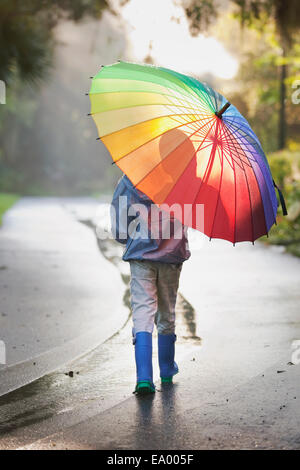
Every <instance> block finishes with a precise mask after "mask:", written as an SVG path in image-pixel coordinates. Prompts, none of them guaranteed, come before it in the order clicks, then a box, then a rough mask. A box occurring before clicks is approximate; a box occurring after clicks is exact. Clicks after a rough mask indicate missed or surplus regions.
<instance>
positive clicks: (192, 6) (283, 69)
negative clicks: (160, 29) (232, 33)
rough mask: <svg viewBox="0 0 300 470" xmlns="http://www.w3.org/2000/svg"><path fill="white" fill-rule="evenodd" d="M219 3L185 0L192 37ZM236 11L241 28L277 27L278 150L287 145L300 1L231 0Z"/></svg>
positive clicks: (214, 13) (207, 0) (211, 17)
mask: <svg viewBox="0 0 300 470" xmlns="http://www.w3.org/2000/svg"><path fill="white" fill-rule="evenodd" d="M218 3H219V2H218V0H183V5H184V7H185V11H186V15H187V18H188V19H189V21H190V28H191V32H192V34H197V33H199V32H200V31H201V30H202V29H203V25H204V26H205V25H208V24H210V23H211V22H212V21H213V18H214V17H215V15H216V14H217V12H218V7H219V5H218ZM231 3H232V4H233V5H234V6H235V7H236V13H235V16H236V18H238V19H239V21H240V23H241V25H242V26H248V27H254V28H257V29H261V30H262V29H263V28H264V27H265V26H266V25H267V24H268V23H270V22H273V23H274V25H275V30H276V36H277V42H278V45H279V46H280V48H281V60H280V61H278V65H279V68H280V71H279V72H280V73H279V119H278V123H279V125H278V148H279V149H282V148H284V147H285V145H286V81H287V77H288V70H287V67H288V65H287V64H288V59H287V56H288V54H289V52H290V50H291V48H292V46H293V44H294V41H295V33H297V31H298V29H299V26H300V2H299V0H231Z"/></svg>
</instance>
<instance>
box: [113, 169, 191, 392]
mask: <svg viewBox="0 0 300 470" xmlns="http://www.w3.org/2000/svg"><path fill="white" fill-rule="evenodd" d="M111 218H112V230H113V234H114V237H115V239H116V240H117V241H118V242H120V243H123V244H125V245H126V248H125V251H124V254H123V260H124V261H129V262H130V271H131V281H130V291H131V307H132V318H133V330H132V334H133V344H134V345H135V361H136V372H137V384H136V388H135V392H136V393H138V394H144V393H154V392H155V387H154V384H153V372H152V332H153V328H154V323H155V324H156V326H157V331H158V360H159V368H160V377H161V381H162V383H163V382H172V377H173V375H175V374H177V373H178V367H177V364H176V362H175V361H174V356H175V344H174V343H175V341H176V335H175V303H176V297H177V290H178V283H179V277H180V272H181V268H182V263H183V261H185V260H186V259H188V258H189V257H190V252H189V249H188V243H187V238H186V235H185V231H184V227H183V226H182V224H181V223H180V222H179V221H177V220H175V219H174V218H172V217H171V216H170V215H169V214H168V213H167V212H165V211H164V212H163V211H162V210H159V209H158V207H157V206H156V205H155V204H153V202H152V201H151V200H150V199H149V198H148V197H147V196H146V195H145V194H144V193H142V192H141V191H139V190H138V189H136V188H135V187H134V185H133V184H132V183H131V181H130V180H129V179H128V178H127V176H125V175H124V176H123V177H122V178H121V180H120V181H119V183H118V185H117V187H116V190H115V192H114V195H113V200H112V211H111Z"/></svg>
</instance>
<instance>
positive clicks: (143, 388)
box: [135, 383, 155, 395]
mask: <svg viewBox="0 0 300 470" xmlns="http://www.w3.org/2000/svg"><path fill="white" fill-rule="evenodd" d="M135 393H136V394H137V395H148V394H150V393H155V388H153V387H152V385H151V384H150V383H141V384H137V386H136V387H135Z"/></svg>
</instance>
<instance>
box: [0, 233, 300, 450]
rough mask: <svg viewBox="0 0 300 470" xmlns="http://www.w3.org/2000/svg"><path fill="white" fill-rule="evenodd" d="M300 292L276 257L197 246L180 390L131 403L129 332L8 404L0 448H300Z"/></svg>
mask: <svg viewBox="0 0 300 470" xmlns="http://www.w3.org/2000/svg"><path fill="white" fill-rule="evenodd" d="M91 233H92V232H91ZM197 248H198V249H197ZM111 259H113V256H111ZM299 286H300V260H299V259H296V258H293V257H292V256H290V255H287V254H285V253H282V252H280V250H278V249H273V248H268V247H264V246H263V245H261V244H256V245H255V246H254V247H252V246H251V245H248V244H241V245H238V246H236V247H235V248H233V247H232V246H231V245H229V244H226V243H223V242H221V241H212V242H210V243H209V242H208V241H203V239H201V238H200V239H196V240H195V241H194V243H193V256H192V258H191V260H190V261H189V262H187V263H185V265H184V269H183V272H182V278H181V285H180V292H181V304H180V303H179V305H178V306H177V316H178V320H179V322H178V323H179V325H178V333H179V334H178V336H179V338H178V343H177V358H178V362H179V367H180V374H179V375H178V376H177V377H176V380H175V384H174V385H173V386H171V387H170V386H167V387H164V388H162V387H161V386H160V385H159V384H158V389H157V393H156V394H155V396H154V397H152V398H150V397H149V398H145V399H139V398H137V397H135V396H132V395H131V392H132V389H133V385H134V365H133V364H134V363H133V354H132V347H131V346H130V325H129V324H127V325H126V327H125V328H123V329H122V330H121V331H120V332H119V334H118V335H115V336H114V337H113V338H111V339H110V340H109V341H107V342H106V343H104V344H102V345H101V346H99V347H98V348H97V349H96V350H95V351H94V352H92V353H90V354H89V355H88V356H86V357H84V358H82V359H81V360H77V361H75V362H73V363H72V364H71V365H70V367H72V370H74V371H75V372H76V371H78V372H79V375H76V373H75V376H74V378H72V379H70V378H69V377H68V376H66V375H65V373H64V372H65V371H66V369H61V370H58V371H57V372H55V373H53V374H50V375H49V376H47V377H45V378H44V379H40V380H39V381H37V382H35V383H34V384H32V385H29V386H27V387H24V389H21V390H19V391H17V392H13V393H12V394H9V395H7V397H3V400H1V399H0V408H1V412H2V413H3V414H2V415H3V416H5V421H4V423H3V426H2V427H0V431H1V429H2V432H3V437H2V439H1V440H0V448H20V447H21V448H29V449H51V448H55V449H60V448H61V449H65V448H68V449H72V448H84V449H146V448H150V449H185V448H188V449H199V448H200V449H219V448H220V449H222V448H237V449H239V448H251V449H257V448H260V449H264V448H267V449H271V448H290V449H299V448H300V406H299V400H300V395H299V389H300V365H299V364H298V365H291V364H290V362H291V361H292V358H293V357H294V358H296V356H295V355H294V356H292V353H293V350H292V348H291V347H292V344H293V342H294V341H295V340H298V339H300V290H299ZM184 299H186V300H188V301H189V302H190V303H189V304H188V306H189V308H185V309H183V308H182V305H183V304H184V305H185V300H184ZM194 315H195V317H193V316H194ZM191 317H192V321H190V320H191ZM197 335H198V336H200V337H201V338H202V342H201V343H200V345H199V342H197V341H195V340H194V339H193V338H192V336H197ZM297 357H299V355H298V356H297ZM155 363H156V361H155ZM155 378H156V379H157V378H158V371H157V366H156V367H155ZM46 390H47V393H46ZM24 409H25V410H26V413H25V414H24Z"/></svg>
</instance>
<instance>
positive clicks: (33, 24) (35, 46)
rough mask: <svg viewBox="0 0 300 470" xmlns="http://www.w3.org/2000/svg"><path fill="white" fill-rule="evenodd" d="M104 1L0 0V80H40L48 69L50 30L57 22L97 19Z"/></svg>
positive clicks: (50, 45) (50, 53)
mask: <svg viewBox="0 0 300 470" xmlns="http://www.w3.org/2000/svg"><path fill="white" fill-rule="evenodd" d="M104 8H108V3H107V0H1V3H0V43H1V49H0V79H1V80H3V81H4V82H5V83H6V84H7V85H9V84H10V83H11V82H12V81H13V80H14V77H15V75H16V74H18V75H19V76H20V77H21V78H22V79H24V80H26V81H29V82H38V81H39V80H40V79H42V78H43V77H44V76H45V74H46V72H47V70H48V68H49V67H50V65H51V57H52V50H53V44H54V39H53V34H52V32H53V28H54V27H55V26H56V24H57V23H58V21H59V20H61V19H71V20H74V21H79V20H80V19H82V18H83V17H84V16H86V15H90V16H94V17H100V16H101V13H102V11H103V9H104Z"/></svg>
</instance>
